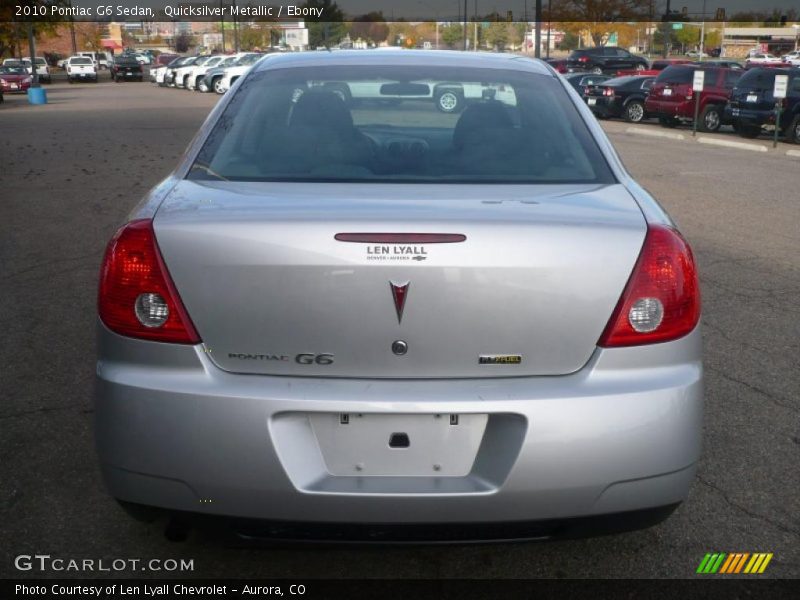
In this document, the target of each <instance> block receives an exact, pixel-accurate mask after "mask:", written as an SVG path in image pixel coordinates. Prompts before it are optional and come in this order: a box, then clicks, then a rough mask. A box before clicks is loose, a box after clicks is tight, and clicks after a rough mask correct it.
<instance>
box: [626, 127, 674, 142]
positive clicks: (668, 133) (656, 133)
mask: <svg viewBox="0 0 800 600" xmlns="http://www.w3.org/2000/svg"><path fill="white" fill-rule="evenodd" d="M625 133H633V134H636V135H647V136H650V137H660V138H667V139H670V140H684V139H686V136H684V135H683V134H682V133H672V132H671V131H657V130H656V131H651V130H650V129H642V128H640V127H628V128H627V129H626V130H625Z"/></svg>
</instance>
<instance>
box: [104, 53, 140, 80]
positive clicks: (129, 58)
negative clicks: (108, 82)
mask: <svg viewBox="0 0 800 600" xmlns="http://www.w3.org/2000/svg"><path fill="white" fill-rule="evenodd" d="M109 70H110V71H111V79H113V80H114V81H116V82H120V81H143V80H144V73H143V72H142V65H141V63H140V62H139V61H138V60H136V57H135V55H133V54H122V55H120V56H117V57H115V58H114V60H113V61H111V66H110V69H109Z"/></svg>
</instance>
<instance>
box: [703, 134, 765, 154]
mask: <svg viewBox="0 0 800 600" xmlns="http://www.w3.org/2000/svg"><path fill="white" fill-rule="evenodd" d="M697 142H698V143H699V144H710V145H712V146H725V147H726V148H737V149H739V150H751V151H753V152H767V147H766V146H762V145H761V144H748V143H746V142H732V141H729V140H718V139H716V138H708V137H701V138H698V139H697Z"/></svg>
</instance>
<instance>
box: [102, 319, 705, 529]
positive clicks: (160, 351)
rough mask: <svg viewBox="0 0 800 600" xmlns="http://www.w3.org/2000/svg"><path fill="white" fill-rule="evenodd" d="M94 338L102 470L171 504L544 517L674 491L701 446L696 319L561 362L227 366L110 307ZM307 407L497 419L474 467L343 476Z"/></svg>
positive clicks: (401, 520) (273, 515) (656, 498)
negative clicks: (440, 372)
mask: <svg viewBox="0 0 800 600" xmlns="http://www.w3.org/2000/svg"><path fill="white" fill-rule="evenodd" d="M99 348H100V350H99V351H100V360H99V361H98V366H97V380H96V384H97V385H96V393H95V405H96V411H95V418H96V423H95V425H96V430H95V432H96V441H97V449H98V453H99V457H100V461H101V464H102V472H103V476H104V479H105V481H106V484H107V486H108V488H109V490H110V492H111V493H112V495H114V496H115V497H117V498H120V499H122V500H126V501H129V502H134V503H139V504H145V505H150V506H157V507H161V508H166V509H170V510H175V511H185V512H191V513H204V514H208V515H221V516H232V517H242V518H248V519H259V520H270V521H281V522H299V523H309V522H312V523H320V524H322V523H360V524H375V523H379V524H395V525H399V524H420V523H423V524H424V523H437V524H465V523H473V524H479V523H496V524H502V523H508V522H531V521H537V522H539V521H549V522H551V524H552V523H553V522H555V521H561V520H564V519H568V518H573V517H589V516H599V515H612V514H616V513H626V512H629V511H638V510H641V509H650V508H658V507H664V506H668V505H674V504H676V503H679V502H681V501H682V500H683V499H685V497H686V496H687V494H688V490H689V486H690V484H691V482H692V480H693V477H694V470H695V463H696V461H697V460H698V457H699V454H700V442H701V430H702V403H703V401H702V398H703V391H702V364H701V362H700V352H701V350H700V332H699V328H698V329H696V330H695V331H694V332H693V333H691V334H690V335H688V336H686V337H685V338H682V339H681V340H677V341H675V342H670V343H666V344H657V345H653V346H649V347H641V348H626V349H614V350H598V351H597V352H596V353H595V355H594V356H593V358H592V359H591V360H590V362H589V363H588V364H587V365H586V366H585V367H584V368H583V369H581V370H580V371H579V372H577V373H575V374H573V375H569V376H564V377H532V378H502V379H474V380H414V381H408V380H404V381H392V380H352V379H339V380H337V379H319V378H289V377H270V376H254V375H235V374H231V373H226V372H223V371H221V370H219V369H218V368H216V367H215V366H214V365H213V364H212V363H211V361H210V360H209V359H208V357H207V356H206V355H205V354H204V352H203V348H202V346H177V345H170V344H159V343H153V342H142V341H136V340H131V339H128V338H123V337H120V336H117V335H115V334H113V333H111V332H109V331H108V330H106V329H105V328H104V327H103V326H102V325H100V327H99ZM312 413H332V414H338V413H351V414H352V413H370V414H398V413H402V414H420V413H422V414H438V413H445V414H447V413H450V414H470V413H480V414H488V415H489V421H488V423H489V424H488V425H487V429H486V433H485V435H484V437H483V440H482V442H481V445H480V449H479V451H478V455H477V458H476V459H475V463H474V464H473V466H472V469H471V471H470V472H469V473H468V474H467V475H466V476H464V477H435V476H430V477H427V476H426V477H357V476H353V477H343V476H333V475H331V474H330V473H329V472H328V471H327V470H326V468H325V464H324V463H323V462H322V460H321V456H320V449H319V446H318V445H317V443H316V439H315V437H314V433H313V430H312V429H311V428H310V427H309V423H308V419H307V418H306V415H308V414H312ZM492 537H496V536H492ZM501 537H502V536H501ZM517 537H518V536H517Z"/></svg>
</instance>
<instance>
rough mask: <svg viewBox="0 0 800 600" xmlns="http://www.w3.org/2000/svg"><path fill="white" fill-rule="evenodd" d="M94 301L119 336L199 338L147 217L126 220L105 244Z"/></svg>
mask: <svg viewBox="0 0 800 600" xmlns="http://www.w3.org/2000/svg"><path fill="white" fill-rule="evenodd" d="M97 305H98V311H99V313H100V318H101V319H102V320H103V323H105V324H106V327H108V328H109V329H111V330H112V331H115V332H116V333H119V334H121V335H126V336H130V337H135V338H141V339H147V340H156V341H160V342H172V343H177V344H197V343H199V342H200V337H199V336H198V335H197V332H196V331H195V328H194V325H192V321H191V320H190V319H189V315H188V314H187V313H186V310H185V309H184V307H183V304H182V303H181V299H180V297H179V296H178V292H177V290H176V289H175V286H174V285H173V284H172V280H171V279H170V276H169V272H168V271H167V267H166V265H165V264H164V261H163V259H162V258H161V253H160V252H159V251H158V244H157V243H156V236H155V233H154V232H153V222H152V221H151V220H149V219H140V220H136V221H131V222H130V223H128V224H127V225H125V226H124V227H122V228H121V229H120V230H119V231H117V233H116V235H114V237H113V238H112V239H111V241H110V242H109V243H108V248H107V249H106V255H105V258H104V259H103V266H102V268H101V270H100V290H99V294H98V302H97Z"/></svg>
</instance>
